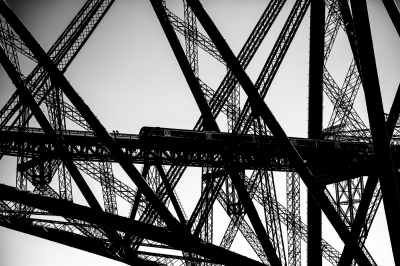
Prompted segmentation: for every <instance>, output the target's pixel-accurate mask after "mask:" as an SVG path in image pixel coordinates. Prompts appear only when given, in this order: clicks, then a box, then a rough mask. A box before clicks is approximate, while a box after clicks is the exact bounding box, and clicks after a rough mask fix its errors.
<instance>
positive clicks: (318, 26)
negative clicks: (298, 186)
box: [307, 0, 325, 266]
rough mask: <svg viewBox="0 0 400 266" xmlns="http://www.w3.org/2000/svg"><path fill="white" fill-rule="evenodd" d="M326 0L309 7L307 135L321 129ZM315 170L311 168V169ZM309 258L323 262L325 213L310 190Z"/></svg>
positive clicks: (318, 133) (315, 134) (314, 1)
mask: <svg viewBox="0 0 400 266" xmlns="http://www.w3.org/2000/svg"><path fill="white" fill-rule="evenodd" d="M324 36H325V4H324V1H322V0H312V1H311V7H310V69H309V71H310V73H309V94H308V137H309V138H313V139H317V138H320V136H321V133H322V99H323V98H322V93H323V87H322V79H323V69H324V44H325V42H324ZM311 170H312V169H311ZM307 210H308V212H307V229H308V242H307V262H308V265H313V266H322V249H321V238H322V214H321V208H320V207H319V206H318V204H317V202H316V201H315V200H314V198H313V196H312V195H311V193H309V192H308V193H307Z"/></svg>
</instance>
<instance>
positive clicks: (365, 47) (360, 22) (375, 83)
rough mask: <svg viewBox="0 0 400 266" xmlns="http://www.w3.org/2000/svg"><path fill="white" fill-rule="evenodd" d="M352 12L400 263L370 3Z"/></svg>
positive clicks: (397, 208)
mask: <svg viewBox="0 0 400 266" xmlns="http://www.w3.org/2000/svg"><path fill="white" fill-rule="evenodd" d="M351 9H352V11H353V19H354V26H355V31H356V40H357V43H358V44H362V45H359V47H358V52H359V55H360V65H361V75H362V81H363V86H364V92H365V102H366V105H367V111H368V118H369V121H370V126H371V133H372V139H373V146H374V150H375V152H376V154H377V157H378V158H379V162H380V163H379V165H380V166H381V169H382V174H381V176H380V179H379V181H380V184H381V189H382V196H383V204H384V207H385V213H386V222H387V225H388V229H389V236H390V240H391V244H392V251H393V256H394V261H395V263H396V264H400V253H399V252H398V251H399V250H400V228H399V226H398V222H399V218H398V216H397V213H398V212H400V197H399V190H398V181H397V177H396V174H395V169H394V165H393V161H392V156H391V152H390V147H389V138H388V134H387V130H386V125H385V118H384V112H383V103H382V96H381V92H380V86H379V78H378V73H377V69H376V62H375V55H374V48H373V43H372V36H371V29H370V25H369V17H368V11H367V3H366V2H365V0H362V1H353V0H352V1H351Z"/></svg>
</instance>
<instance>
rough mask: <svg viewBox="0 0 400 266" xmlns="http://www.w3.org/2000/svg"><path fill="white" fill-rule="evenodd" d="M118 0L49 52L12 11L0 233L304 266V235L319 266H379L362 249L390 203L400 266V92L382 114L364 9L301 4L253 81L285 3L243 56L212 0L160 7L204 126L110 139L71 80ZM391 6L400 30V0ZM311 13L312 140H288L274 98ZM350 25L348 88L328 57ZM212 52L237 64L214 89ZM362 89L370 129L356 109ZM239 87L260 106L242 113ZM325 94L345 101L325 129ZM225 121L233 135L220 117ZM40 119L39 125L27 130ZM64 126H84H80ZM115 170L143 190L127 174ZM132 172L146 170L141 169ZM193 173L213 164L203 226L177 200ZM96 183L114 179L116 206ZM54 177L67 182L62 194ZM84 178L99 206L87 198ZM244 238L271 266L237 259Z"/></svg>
mask: <svg viewBox="0 0 400 266" xmlns="http://www.w3.org/2000/svg"><path fill="white" fill-rule="evenodd" d="M113 2H114V1H111V0H88V1H87V3H86V4H85V5H84V6H83V8H82V9H81V10H80V11H79V13H78V14H77V15H76V17H75V18H74V19H73V21H72V22H71V23H70V25H69V26H68V27H67V29H66V30H65V31H64V32H63V33H62V35H61V36H60V37H59V39H57V41H56V42H55V44H54V45H53V46H52V47H51V49H50V50H49V51H48V52H47V53H45V52H44V51H43V50H42V48H41V47H40V46H39V44H38V43H37V42H36V41H35V39H34V38H33V37H32V36H31V35H30V33H29V32H28V31H27V29H26V28H25V27H24V26H23V24H22V23H21V22H20V21H19V19H18V18H17V17H16V16H15V15H14V13H13V12H12V10H11V9H10V8H9V7H8V6H7V4H5V2H4V1H3V0H1V1H0V26H1V28H0V62H1V64H2V66H3V68H4V70H5V71H6V72H7V74H8V76H9V77H10V79H11V80H12V82H13V83H14V85H15V87H16V92H15V93H14V94H13V95H12V97H11V98H10V100H9V101H8V102H7V103H6V105H5V106H4V107H3V108H2V109H1V111H0V156H1V157H3V156H16V157H18V160H17V162H18V163H17V171H16V186H15V187H10V186H7V185H3V184H1V185H0V199H1V201H0V225H1V226H3V227H6V228H10V229H13V230H17V231H20V232H24V233H27V234H31V235H35V236H38V237H41V238H45V239H49V240H52V241H55V242H58V243H62V244H65V245H68V246H71V247H74V248H78V249H82V250H85V251H88V252H91V253H95V254H98V255H101V256H105V257H108V258H111V259H114V260H118V261H121V262H124V263H127V264H132V265H153V264H154V265H156V264H166V265H181V264H186V265H214V264H224V265H225V264H226V265H263V264H267V265H291V266H292V265H293V266H296V265H300V264H301V262H302V260H301V242H302V241H304V242H306V243H307V250H308V253H307V254H308V255H307V261H308V264H309V265H322V259H323V258H325V259H326V260H327V261H328V262H330V263H331V264H333V265H339V264H340V265H351V264H355V263H356V264H358V265H375V264H376V263H375V261H374V259H373V258H372V256H371V255H370V253H369V252H368V250H367V249H366V247H365V246H364V243H365V241H366V238H367V235H368V231H369V230H370V228H371V224H372V222H373V220H374V217H375V214H376V212H377V210H378V207H379V205H380V202H381V201H382V200H383V203H384V208H385V212H386V220H387V225H388V230H389V235H390V241H391V246H392V250H393V256H394V260H395V262H396V264H399V265H400V254H399V252H396V250H397V251H398V250H400V244H399V241H400V232H399V230H400V227H399V226H398V225H397V224H398V222H399V218H398V216H397V217H396V215H397V213H399V211H400V198H399V191H398V184H397V182H398V181H397V175H398V174H397V173H398V171H397V165H398V162H399V160H400V148H399V143H398V142H397V139H398V138H392V137H393V136H398V135H399V128H400V127H398V117H399V112H400V108H399V104H400V94H399V92H397V94H396V97H395V99H394V102H393V106H392V109H391V111H390V113H389V114H388V115H385V114H384V112H383V106H382V100H381V95H380V89H379V80H378V76H377V71H376V63H375V58H374V53H373V45H372V36H371V32H370V26H369V19H368V12H367V9H366V2H365V0H358V1H355V0H351V1H349V2H348V1H346V0H325V1H323V0H311V1H310V0H296V1H295V3H294V5H293V6H292V10H291V12H290V14H289V16H288V18H287V20H286V22H285V24H284V26H283V28H282V31H281V33H280V34H279V36H278V38H277V39H276V42H275V45H274V46H273V48H272V50H271V52H270V55H269V57H268V59H267V61H266V62H265V65H264V67H263V69H262V71H261V73H260V75H259V77H258V79H257V81H256V82H255V83H254V84H253V82H252V81H251V80H250V78H249V77H248V76H247V74H246V72H245V71H244V70H245V69H246V67H247V66H248V65H249V63H250V61H251V60H252V58H253V57H254V55H255V53H256V51H257V49H258V48H259V47H260V45H261V43H262V41H263V40H264V38H265V37H266V35H267V34H268V31H269V29H270V28H271V26H272V25H273V23H274V21H275V19H276V17H277V16H278V14H279V13H280V11H281V10H282V7H283V6H284V4H285V2H286V1H285V0H270V1H269V3H268V4H267V5H266V9H265V11H264V13H263V14H262V16H261V18H260V19H259V21H258V22H257V25H256V26H255V27H254V30H253V31H252V33H251V34H250V36H249V38H248V39H247V41H246V42H245V44H244V46H243V48H242V49H241V50H240V52H239V54H238V56H235V55H234V54H233V52H232V51H231V49H230V47H229V46H228V44H227V43H226V42H225V40H224V38H223V36H222V35H221V33H220V32H219V31H218V29H217V28H216V26H215V25H214V23H213V22H212V20H211V18H210V17H209V16H208V14H207V12H206V11H205V10H204V8H203V6H202V5H201V3H200V2H199V0H183V6H184V19H181V18H180V17H178V16H177V15H175V14H174V13H172V12H171V11H170V10H169V9H168V8H167V5H166V3H165V1H163V0H150V2H151V4H152V6H153V8H154V11H155V14H156V15H157V18H158V20H159V22H160V24H161V27H162V28H163V30H164V32H165V35H166V37H167V39H168V41H169V43H170V45H171V48H172V51H173V53H174V55H175V56H176V59H177V61H178V63H179V66H180V68H181V70H182V72H183V74H184V77H185V79H186V81H187V83H188V86H189V88H190V90H191V92H192V94H193V97H194V98H195V101H196V104H197V105H198V108H199V110H200V111H201V117H200V118H199V120H198V121H197V123H196V125H195V127H194V129H193V130H179V129H171V128H150V127H144V128H142V130H141V132H140V134H138V135H133V134H121V133H119V132H113V133H108V132H107V131H106V130H105V128H104V127H103V126H102V124H101V123H100V121H99V120H98V119H97V118H96V116H95V115H94V114H93V113H92V111H91V110H90V109H89V107H88V106H87V105H86V104H85V103H84V101H83V100H82V99H81V98H80V96H79V95H78V94H77V93H76V91H75V90H74V89H73V87H72V86H71V85H70V83H69V82H68V81H67V80H66V78H65V77H64V73H65V71H66V69H67V68H68V66H69V65H70V64H71V62H72V60H73V59H74V58H75V56H76V55H77V53H78V52H79V50H80V49H81V48H82V46H83V45H84V44H85V42H86V40H87V39H88V38H89V37H90V35H91V33H92V32H93V31H94V30H95V28H96V27H97V25H98V24H99V23H100V21H101V19H102V18H103V17H104V15H105V14H106V12H107V11H108V10H109V8H110V6H111V5H112V4H113ZM382 2H383V3H384V5H385V7H386V9H387V11H388V14H389V16H390V18H391V20H392V22H393V24H394V26H395V28H396V30H397V32H398V33H399V34H400V31H399V29H400V13H399V11H398V9H397V7H396V5H395V3H394V1H393V0H382ZM309 9H310V69H309V116H308V117H309V121H308V122H309V125H308V130H309V132H308V137H309V138H308V139H305V138H289V137H287V135H286V134H285V132H284V131H283V130H282V128H281V126H280V125H279V123H278V121H277V120H276V119H275V117H274V116H273V114H272V113H271V111H270V109H269V108H268V106H267V105H266V104H265V102H264V100H263V99H264V98H265V96H266V94H267V92H268V90H269V88H270V86H271V84H272V81H273V80H274V77H275V75H276V73H277V71H278V69H279V67H280V65H281V63H282V60H283V59H284V57H285V54H286V52H287V51H288V48H289V47H290V44H291V42H292V40H293V38H294V36H295V34H296V32H297V30H298V28H299V25H300V23H301V21H302V20H303V19H304V17H305V14H306V12H307V10H309ZM197 20H198V21H199V23H200V24H201V25H202V28H203V29H204V31H205V33H201V32H200V31H198V27H197V25H198V22H197ZM341 29H342V30H344V32H345V33H346V35H347V37H348V41H349V43H350V47H351V50H352V53H353V57H354V58H353V61H352V62H351V65H350V66H349V70H348V73H347V75H346V78H345V82H344V84H343V86H342V87H339V86H338V85H337V83H336V82H335V80H334V79H333V77H332V76H331V75H330V73H329V71H328V69H327V67H326V63H327V60H328V58H329V55H330V52H331V49H332V46H333V44H334V42H335V38H336V36H337V33H338V31H339V30H341ZM177 33H179V34H182V35H183V36H184V40H185V46H184V47H183V46H182V45H181V42H180V40H179V38H178V35H177ZM199 49H202V50H204V51H205V52H206V53H208V54H210V55H211V56H213V57H214V58H215V59H216V60H218V61H219V62H221V63H222V64H224V65H225V66H226V68H227V74H226V76H225V77H224V78H223V80H222V82H221V84H220V86H219V87H218V88H216V89H213V88H211V87H209V86H207V85H206V84H205V82H203V81H202V80H201V79H200V77H199V71H198V69H199V66H198V50H199ZM20 56H25V57H27V58H29V59H30V60H32V61H34V62H36V63H37V66H36V67H35V68H34V70H33V71H32V72H31V74H29V75H28V76H24V75H23V74H22V73H21V69H20V65H19V57H20ZM361 85H363V88H364V91H365V98H366V105H367V110H368V115H369V124H370V125H371V128H370V129H369V128H368V127H367V126H366V125H365V124H364V122H363V121H362V120H361V118H360V117H359V116H358V114H357V112H356V111H355V109H354V106H353V104H354V100H355V97H356V95H357V92H358V90H359V88H360V86H361ZM241 90H243V91H244V92H245V93H246V94H247V96H248V97H247V100H246V102H245V104H244V105H243V107H241V106H242V105H240V91H241ZM323 93H325V94H326V96H327V97H328V98H329V100H330V101H331V102H332V104H333V106H334V109H333V113H332V116H331V119H330V121H329V125H328V127H327V128H325V129H323V128H322V108H323V103H322V96H323ZM66 98H68V101H66V100H65V99H66ZM221 113H222V114H223V115H225V116H226V118H227V121H228V132H227V133H223V132H220V129H219V126H218V124H217V123H216V117H217V116H219V115H220V114H221ZM33 117H34V118H35V119H36V121H37V122H38V123H39V125H40V127H41V128H32V127H29V121H30V119H32V118H33ZM67 120H68V121H71V122H74V123H75V124H76V125H78V126H80V127H81V128H82V130H78V131H77V130H68V129H67V124H66V121H67ZM1 157H0V158H1ZM114 163H118V164H119V165H120V166H121V167H122V169H123V170H124V171H125V172H126V174H127V175H128V176H129V177H130V178H131V180H132V181H133V182H134V184H135V187H133V188H132V187H130V186H129V185H127V184H124V183H123V182H121V181H120V180H119V179H118V178H117V177H116V176H114V173H113V170H112V165H113V164H114ZM133 163H135V164H141V165H143V167H142V169H141V171H138V170H137V169H136V167H135V166H134V165H133ZM188 166H195V167H202V177H201V180H202V181H201V196H200V198H199V199H198V202H197V205H196V207H195V208H194V210H193V212H192V213H190V216H188V214H186V213H185V211H184V209H183V206H182V203H181V202H180V199H179V197H178V195H177V193H176V192H175V187H176V186H177V184H178V183H179V181H180V179H181V177H182V175H183V174H184V172H185V169H186V168H187V167H188ZM276 171H282V172H286V184H287V187H286V195H287V202H286V204H282V203H280V202H279V201H278V200H277V195H276V188H275V180H274V172H276ZM83 174H85V175H86V176H88V177H91V178H93V179H94V180H96V181H98V182H99V183H100V184H101V188H102V194H103V202H104V206H103V207H102V206H101V204H100V203H99V202H98V200H97V199H96V197H95V196H94V194H93V191H92V190H91V188H90V187H89V186H88V184H87V183H86V181H85V179H84V177H83ZM54 179H58V182H55V183H57V184H58V188H54V185H53V186H51V185H50V183H51V182H52V181H54ZM72 180H74V182H75V183H76V185H77V187H78V189H79V190H80V192H81V193H82V195H83V196H84V198H85V200H86V201H87V203H88V205H89V206H90V207H84V206H81V205H78V204H76V203H74V200H73V195H74V193H73V191H72ZM301 180H302V181H301ZM28 182H29V183H31V184H32V185H33V187H34V190H33V191H28V190H27V189H28V186H27V184H28ZM301 182H303V183H304V185H305V186H306V187H307V189H308V192H307V193H308V203H307V204H308V205H307V209H308V216H307V225H306V224H305V223H304V222H303V221H304V217H301V215H300V183H301ZM328 188H329V189H328ZM332 191H334V193H331V192H332ZM117 196H118V197H120V198H122V199H123V200H125V201H127V202H128V203H129V204H130V205H131V210H130V214H129V217H122V216H119V215H118V207H117V200H116V197H117ZM217 202H218V203H219V204H220V205H221V206H222V208H223V209H224V211H225V212H226V214H227V215H228V217H229V218H230V223H229V225H228V227H227V228H226V231H225V234H224V236H223V238H222V241H221V243H219V244H218V243H216V242H215V240H214V239H213V230H214V227H213V206H214V204H217ZM169 205H172V208H173V209H174V214H172V212H171V211H170V209H171V207H169ZM256 205H258V206H257V209H256ZM260 210H262V211H260ZM321 211H322V212H323V213H324V214H325V216H326V217H327V219H328V220H329V221H330V223H331V224H332V226H333V228H334V229H335V230H336V232H337V233H338V235H339V236H340V238H341V239H342V240H343V242H344V244H345V248H344V250H343V251H342V252H340V251H338V250H336V249H335V248H334V247H332V246H331V245H330V244H329V243H328V242H327V241H325V240H324V239H322V237H321ZM49 216H55V217H58V218H57V219H50V218H47V217H49ZM283 226H285V227H286V231H287V238H286V240H285V237H284V234H283V232H284V231H283V230H282V227H283ZM239 231H240V233H241V234H242V235H243V236H244V238H245V239H246V240H247V242H248V243H249V245H250V246H251V247H252V249H253V250H254V252H255V253H256V255H257V256H258V258H259V260H258V261H257V260H253V259H250V258H248V257H246V256H245V254H238V253H235V252H232V251H230V247H231V246H232V243H233V241H234V239H235V236H236V235H237V233H238V232H239ZM285 246H286V247H285ZM143 247H146V248H147V249H146V250H143ZM174 251H180V252H181V255H177V253H176V252H174Z"/></svg>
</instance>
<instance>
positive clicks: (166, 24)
mask: <svg viewBox="0 0 400 266" xmlns="http://www.w3.org/2000/svg"><path fill="white" fill-rule="evenodd" d="M150 2H151V4H152V5H153V8H154V11H155V13H156V15H157V17H158V20H159V21H160V24H161V26H162V28H163V30H164V32H165V35H166V36H167V39H168V41H169V43H170V45H171V48H172V50H173V52H174V54H175V57H176V59H177V61H178V63H179V66H180V67H181V69H182V72H183V74H184V76H185V78H186V81H187V83H188V84H189V88H190V90H191V91H192V94H193V96H194V99H195V100H196V103H197V106H198V107H199V109H200V112H201V114H202V116H203V118H204V129H205V130H213V131H219V128H218V125H217V123H216V122H215V119H214V117H213V115H212V113H211V109H210V108H209V106H208V104H207V101H206V98H205V96H204V93H203V92H202V90H201V87H200V83H199V80H198V79H197V78H196V76H195V74H194V73H193V69H192V67H191V66H190V63H189V61H188V60H187V58H186V55H185V52H184V50H183V48H182V46H181V44H180V42H179V39H178V37H177V36H176V33H175V31H174V29H173V27H172V25H171V22H170V20H169V18H168V15H167V13H166V12H165V9H164V6H163V4H162V1H160V0H151V1H150Z"/></svg>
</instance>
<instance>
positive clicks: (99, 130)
mask: <svg viewBox="0 0 400 266" xmlns="http://www.w3.org/2000/svg"><path fill="white" fill-rule="evenodd" d="M0 7H1V9H0V13H1V14H2V15H3V16H4V17H5V18H6V19H7V21H8V22H9V24H10V25H11V26H12V27H13V29H14V31H15V32H16V33H17V34H18V35H19V36H20V37H21V39H22V40H23V41H24V42H25V43H26V45H27V46H28V47H29V49H30V50H31V51H32V53H33V54H34V55H35V57H36V58H37V59H38V61H39V62H40V63H41V64H42V65H43V67H44V69H45V70H46V71H47V72H48V73H49V75H50V76H51V77H52V78H53V79H54V81H55V82H56V83H57V85H59V86H60V87H61V89H62V91H63V92H64V94H65V95H66V96H67V97H68V98H69V100H70V101H71V103H72V104H73V105H75V107H76V108H77V109H78V110H79V112H80V113H81V114H82V116H83V117H84V118H85V120H86V121H87V123H88V124H89V125H90V127H91V128H92V129H93V131H94V132H96V135H97V136H98V137H99V138H100V139H101V140H102V141H103V143H104V144H105V146H106V147H107V148H108V149H109V151H110V152H111V153H112V154H113V155H114V157H115V158H116V159H117V160H118V162H119V163H120V165H121V167H122V168H123V169H124V170H125V172H126V173H127V174H128V176H129V177H130V178H131V179H132V181H133V182H134V183H135V184H136V185H137V186H138V187H139V188H140V189H142V190H143V191H142V192H143V194H144V195H145V196H146V198H147V199H148V201H149V202H150V203H151V204H152V205H153V207H154V208H155V209H156V210H157V212H158V213H159V214H160V216H161V217H162V218H163V219H164V221H165V222H166V223H167V224H168V225H169V226H170V227H172V228H174V229H176V230H181V229H182V227H181V224H180V223H179V222H178V221H177V220H176V219H175V218H174V217H173V216H172V214H171V213H170V212H169V211H168V210H167V208H166V207H165V205H164V204H163V203H162V202H161V201H160V200H159V199H158V198H157V196H156V195H155V194H154V192H153V191H152V189H151V188H150V187H149V186H148V184H147V183H146V181H145V180H144V179H143V177H142V176H141V174H140V173H139V172H138V171H137V169H136V168H135V167H134V166H133V165H132V163H130V162H129V160H128V159H127V158H126V156H125V155H124V154H123V153H122V151H121V149H120V148H119V146H118V144H117V143H116V142H115V141H114V140H113V138H112V137H111V136H110V135H109V134H108V132H107V131H106V130H105V128H104V127H103V125H102V124H101V123H100V121H99V120H98V119H97V117H96V116H95V115H94V114H93V113H92V111H91V110H90V108H89V107H88V106H87V105H86V104H85V102H84V101H83V100H82V98H81V97H80V96H79V95H78V94H77V93H76V91H75V90H74V89H73V88H72V86H71V85H70V84H69V82H68V81H67V79H66V78H65V77H64V75H63V74H62V73H61V72H60V71H59V70H58V69H57V67H56V66H55V65H54V64H53V63H52V62H51V60H50V58H49V57H48V56H47V55H46V53H45V52H44V51H43V49H42V48H41V47H40V45H39V44H38V43H37V42H36V40H35V39H34V38H33V37H32V35H31V34H30V33H29V32H28V30H27V29H26V28H25V27H24V25H23V24H22V23H21V22H20V21H19V19H18V18H17V17H16V16H15V14H14V13H13V12H12V10H11V9H10V8H9V7H8V6H7V4H6V3H5V2H4V1H0Z"/></svg>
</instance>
